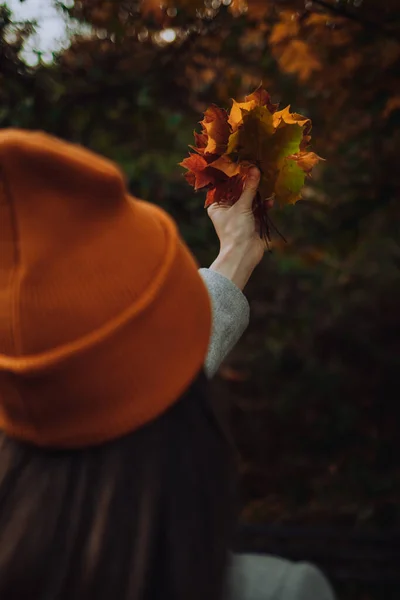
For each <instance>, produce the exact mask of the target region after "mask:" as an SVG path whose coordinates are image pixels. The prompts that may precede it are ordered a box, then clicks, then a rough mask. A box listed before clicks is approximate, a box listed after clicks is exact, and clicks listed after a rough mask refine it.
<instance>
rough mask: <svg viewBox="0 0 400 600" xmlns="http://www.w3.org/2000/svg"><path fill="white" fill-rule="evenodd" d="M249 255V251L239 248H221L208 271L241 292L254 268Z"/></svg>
mask: <svg viewBox="0 0 400 600" xmlns="http://www.w3.org/2000/svg"><path fill="white" fill-rule="evenodd" d="M249 254H250V252H249V249H247V248H243V247H241V246H231V247H225V248H221V250H220V252H219V254H218V256H217V258H216V259H215V261H214V262H213V263H212V265H211V266H210V269H211V270H212V271H215V272H217V273H219V274H220V275H223V276H224V277H226V278H227V279H230V280H231V281H232V283H234V284H235V285H236V286H237V287H238V288H239V289H241V290H243V289H244V287H245V285H246V283H247V282H248V280H249V279H250V276H251V274H252V272H253V271H254V268H255V266H256V264H254V261H252V260H249Z"/></svg>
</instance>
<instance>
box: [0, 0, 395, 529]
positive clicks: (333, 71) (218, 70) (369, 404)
mask: <svg viewBox="0 0 400 600" xmlns="http://www.w3.org/2000/svg"><path fill="white" fill-rule="evenodd" d="M396 9H397V0H386V1H385V2H382V3H381V4H379V5H377V4H376V3H375V2H373V0H364V2H363V3H360V2H353V3H351V2H348V1H344V0H339V1H338V2H337V1H336V0H335V1H333V0H313V1H312V2H306V4H304V2H303V0H280V1H279V2H278V1H277V0H276V1H274V0H261V1H259V0H248V1H247V2H246V0H232V2H231V3H229V2H228V1H227V2H226V3H224V2H219V0H213V1H208V0H207V1H206V2H204V6H203V3H202V2H199V3H198V4H197V0H196V4H194V3H192V2H188V0H175V1H174V2H170V1H169V0H168V2H165V4H164V7H163V8H162V9H159V4H158V2H151V1H150V0H146V1H145V0H143V2H142V3H140V2H138V1H136V2H134V1H130V0H120V1H114V2H110V1H106V0H80V1H76V2H75V3H74V5H73V7H72V8H68V7H65V8H64V12H65V14H66V15H67V17H68V18H69V16H73V17H74V18H76V19H78V20H79V21H81V22H85V23H87V24H90V25H91V26H92V27H93V35H92V36H90V37H86V38H83V37H76V38H74V39H73V40H72V42H71V46H70V47H69V48H68V49H67V50H65V51H64V52H62V53H61V54H60V55H59V56H58V57H57V58H56V60H55V62H54V63H53V64H51V65H44V64H39V65H38V66H37V67H36V68H34V69H29V68H28V67H27V66H26V65H24V63H23V61H22V60H21V59H20V55H19V48H20V45H21V40H22V39H23V38H24V37H25V36H26V35H27V33H29V31H28V30H27V29H23V28H22V29H20V30H19V31H20V33H19V34H18V35H20V37H19V38H18V36H17V38H15V36H14V41H9V39H10V37H9V33H8V32H9V30H10V27H11V24H10V15H9V12H8V11H7V10H6V9H5V8H2V9H1V10H2V12H1V19H0V36H1V40H0V41H1V44H0V60H1V70H0V77H1V81H0V83H1V86H0V100H1V109H0V125H1V126H9V125H18V126H23V127H39V128H44V129H47V130H49V131H53V132H54V133H56V134H58V135H61V136H62V137H65V138H68V139H72V140H76V141H81V142H83V143H84V144H86V145H89V146H91V147H93V148H94V149H96V150H98V151H100V152H103V153H105V154H107V155H108V156H110V157H112V158H114V159H116V160H117V161H119V163H120V164H121V165H122V166H123V167H124V169H125V170H126V173H127V177H128V181H129V185H130V186H131V188H132V190H133V191H134V192H135V193H136V194H137V195H139V196H142V197H145V198H149V199H152V200H153V201H155V202H158V203H160V204H162V205H163V206H165V207H166V208H167V209H168V210H169V211H170V212H172V214H173V215H174V216H175V217H176V218H177V219H178V221H179V224H180V227H181V230H182V233H183V235H184V236H185V237H186V239H187V240H188V241H189V243H190V244H191V246H192V248H193V249H194V250H195V252H196V253H197V255H198V257H199V259H200V260H201V262H203V263H205V262H206V261H209V260H212V258H213V257H214V253H215V252H216V249H217V248H216V240H215V237H214V235H213V232H212V228H211V226H210V224H209V223H208V221H207V219H205V217H204V214H203V207H202V206H201V202H199V199H198V196H196V195H195V194H191V192H190V190H189V188H188V186H187V184H186V182H185V180H184V178H183V177H182V176H181V174H180V172H179V167H177V163H178V162H179V161H180V160H181V158H182V156H183V155H184V154H185V153H186V149H187V145H188V143H190V139H191V135H192V133H191V132H192V126H193V122H194V120H195V119H196V117H197V115H198V114H199V113H201V112H204V111H205V110H206V108H207V107H208V106H210V105H211V104H212V103H215V104H217V105H218V106H221V107H225V108H227V107H228V106H229V98H232V97H233V98H242V97H244V96H245V95H246V94H248V93H249V91H250V90H252V89H254V88H255V87H256V86H257V85H258V84H259V82H260V81H261V80H262V81H263V83H264V85H265V87H266V88H267V89H268V90H269V92H270V93H271V97H272V100H273V102H274V103H275V102H278V101H279V102H280V103H282V105H284V106H285V105H287V104H289V102H290V103H291V106H292V107H293V109H294V110H296V111H298V112H299V113H302V114H304V115H306V118H307V119H311V120H312V122H313V128H314V132H315V134H316V135H315V138H316V142H315V152H316V153H317V154H322V155H323V156H324V157H325V158H326V163H324V164H323V166H322V167H321V168H320V167H317V168H316V170H315V174H314V176H313V179H312V180H311V181H307V182H306V186H305V188H304V191H303V200H302V201H300V202H299V203H298V204H297V205H296V210H293V207H292V206H286V207H284V208H282V209H277V210H276V215H275V217H274V221H276V224H277V225H278V226H279V228H280V229H281V230H284V231H285V232H290V233H291V237H290V239H289V240H288V243H287V244H280V243H278V242H277V243H276V244H275V248H274V253H273V254H272V256H268V257H266V259H265V260H264V261H263V264H262V265H261V266H260V267H259V268H258V270H257V271H256V273H255V274H254V276H253V278H252V280H251V282H250V285H249V288H248V296H249V298H250V301H251V308H252V323H251V326H250V328H249V330H248V332H247V333H246V335H245V336H244V338H243V340H242V341H241V343H240V344H239V345H238V347H237V348H236V350H235V352H234V353H233V354H232V355H231V357H230V358H229V360H228V361H227V363H226V365H224V367H223V368H222V369H221V373H220V377H219V378H218V379H217V381H216V382H215V387H216V391H217V392H218V394H219V396H220V397H221V399H223V398H224V397H226V396H229V399H230V401H232V398H233V401H234V407H233V409H232V411H231V415H232V420H233V425H234V428H235V435H236V439H237V441H238V445H239V448H240V451H241V455H242V471H243V478H242V481H243V489H244V500H245V515H246V517H247V518H252V519H255V518H257V519H260V518H262V519H265V520H268V521H271V520H288V519H290V520H296V521H301V522H307V521H312V522H315V521H318V520H320V521H327V520H329V521H330V522H335V523H343V522H346V523H351V524H354V525H368V524H369V525H371V524H375V525H380V526H382V527H393V526H395V525H396V524H397V525H398V524H399V521H400V519H399V510H398V506H399V501H400V471H399V467H398V465H397V461H396V457H397V456H398V455H399V451H400V446H399V436H398V433H397V427H396V425H397V422H398V417H399V410H400V409H399V403H398V395H399V394H398V389H399V384H398V372H399V369H400V359H399V357H400V352H399V340H400V335H399V334H400V318H399V311H398V306H399V303H400V283H399V265H400V250H399V217H400V215H399V212H400V208H399V203H398V197H399V191H400V169H399V168H398V155H399V153H398V148H399V147H400V146H399V144H400V127H399V120H400V119H399V116H400V93H399V88H398V73H399V71H400V43H399V39H400V35H399V34H400V31H399V25H400V23H399V19H398V15H397V10H396ZM207 143H208V142H207ZM215 143H216V146H218V145H219V141H218V140H216V141H215ZM197 146H198V147H201V146H199V144H198V143H197ZM216 149H217V148H216ZM218 150H220V148H218ZM198 156H201V154H198ZM274 210H275V209H274Z"/></svg>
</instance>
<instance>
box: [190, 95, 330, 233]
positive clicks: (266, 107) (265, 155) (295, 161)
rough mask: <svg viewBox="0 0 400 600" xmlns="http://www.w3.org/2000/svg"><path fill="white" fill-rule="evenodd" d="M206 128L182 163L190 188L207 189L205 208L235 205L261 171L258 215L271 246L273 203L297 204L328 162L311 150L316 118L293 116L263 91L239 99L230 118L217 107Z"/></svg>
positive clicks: (209, 111)
mask: <svg viewBox="0 0 400 600" xmlns="http://www.w3.org/2000/svg"><path fill="white" fill-rule="evenodd" d="M200 124H201V127H202V129H201V132H200V133H198V132H197V131H195V132H194V138H195V145H194V146H190V147H191V148H192V150H193V152H191V153H190V154H189V156H188V157H187V158H185V159H184V160H183V161H182V162H181V163H180V165H181V166H182V167H184V168H185V169H187V172H186V173H185V177H186V179H187V181H188V183H189V184H190V185H192V186H193V187H194V189H195V190H207V196H206V202H205V207H207V206H210V205H211V204H213V203H214V202H219V203H226V204H229V205H231V204H234V203H235V202H236V200H238V199H239V197H240V195H241V193H242V189H243V184H244V181H245V178H246V175H247V173H248V171H249V169H250V168H251V167H252V166H256V167H258V169H259V170H260V172H261V178H260V185H259V189H258V193H257V195H256V198H255V200H254V206H253V211H254V215H255V217H256V221H257V223H258V225H259V229H260V235H261V236H262V237H264V238H265V239H266V242H267V243H268V241H269V240H270V225H272V222H271V220H270V219H269V217H268V206H269V205H270V203H268V202H267V201H268V200H271V199H274V200H275V201H276V203H277V204H278V206H285V205H287V204H295V203H296V202H297V201H298V200H299V199H300V198H301V190H302V188H303V186H304V181H305V178H306V176H310V175H311V171H312V168H313V167H314V166H315V165H316V164H317V163H318V162H319V161H320V160H322V159H321V158H320V157H319V156H317V154H315V153H314V152H309V151H308V150H307V147H308V145H309V143H310V140H311V135H310V133H311V121H310V119H308V118H306V117H303V116H302V115H299V114H297V113H291V112H290V106H287V107H286V108H284V109H283V110H278V105H277V104H272V102H271V98H270V95H269V94H268V92H267V91H266V90H265V89H264V88H263V87H261V86H260V87H259V88H258V89H257V90H256V91H255V92H253V93H252V94H250V95H249V96H246V98H245V102H236V100H233V104H232V108H231V110H230V112H229V113H228V112H227V111H226V110H224V109H223V108H219V107H218V106H216V105H214V104H213V105H211V106H210V107H209V108H208V109H207V110H206V112H205V113H204V119H203V120H202V121H200ZM278 233H279V232H278Z"/></svg>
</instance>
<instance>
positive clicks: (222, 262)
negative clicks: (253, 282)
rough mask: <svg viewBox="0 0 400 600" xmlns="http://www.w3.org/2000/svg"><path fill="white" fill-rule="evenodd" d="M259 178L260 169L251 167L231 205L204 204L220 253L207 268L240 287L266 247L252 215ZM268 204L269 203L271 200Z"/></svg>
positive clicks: (248, 276) (245, 281)
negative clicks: (216, 236) (236, 199)
mask: <svg viewBox="0 0 400 600" xmlns="http://www.w3.org/2000/svg"><path fill="white" fill-rule="evenodd" d="M259 181H260V171H259V170H258V169H257V168H255V167H254V168H252V169H250V171H249V173H248V176H247V178H246V181H245V186H244V189H243V192H242V195H241V196H240V198H239V200H238V201H237V202H236V203H235V204H234V205H233V206H228V205H224V204H212V205H211V206H209V208H208V215H209V217H210V219H211V221H212V222H213V225H214V227H215V231H216V233H217V235H218V238H219V241H220V253H219V255H218V257H217V259H216V260H215V261H214V262H213V264H212V265H211V267H210V269H212V270H214V271H217V272H219V273H221V275H224V276H225V277H228V279H230V280H231V281H233V283H235V284H236V285H237V286H238V287H239V288H240V289H243V288H244V286H245V285H246V283H247V281H248V280H249V278H250V275H251V274H252V272H253V270H254V268H255V267H256V266H257V265H258V263H259V262H260V260H261V259H262V257H263V255H264V252H265V249H266V245H265V242H264V240H262V239H261V238H260V234H259V231H258V227H257V223H256V220H255V218H254V215H253V200H254V197H255V195H256V192H257V188H258V184H259ZM269 204H270V206H272V204H273V202H272V201H270V203H269Z"/></svg>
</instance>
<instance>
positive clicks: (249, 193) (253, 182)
mask: <svg viewBox="0 0 400 600" xmlns="http://www.w3.org/2000/svg"><path fill="white" fill-rule="evenodd" d="M259 183H260V171H259V170H258V169H257V167H252V168H251V169H250V170H249V172H248V174H247V177H246V180H245V183H244V188H243V192H242V194H241V196H240V198H239V200H238V201H237V202H236V205H239V206H241V207H242V208H243V209H248V210H251V209H252V206H253V200H254V196H255V195H256V193H257V188H258V184H259Z"/></svg>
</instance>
